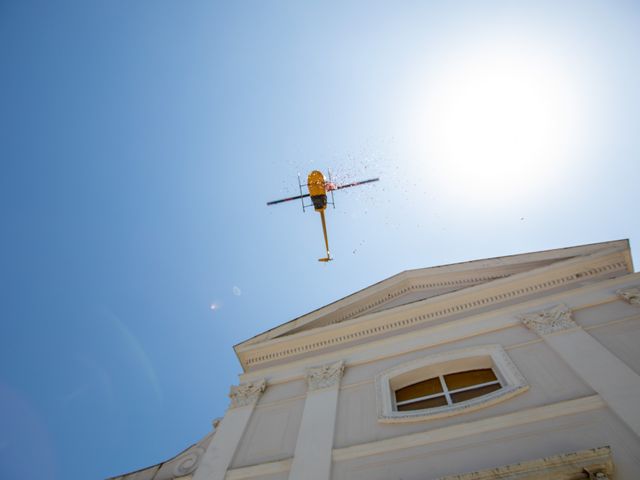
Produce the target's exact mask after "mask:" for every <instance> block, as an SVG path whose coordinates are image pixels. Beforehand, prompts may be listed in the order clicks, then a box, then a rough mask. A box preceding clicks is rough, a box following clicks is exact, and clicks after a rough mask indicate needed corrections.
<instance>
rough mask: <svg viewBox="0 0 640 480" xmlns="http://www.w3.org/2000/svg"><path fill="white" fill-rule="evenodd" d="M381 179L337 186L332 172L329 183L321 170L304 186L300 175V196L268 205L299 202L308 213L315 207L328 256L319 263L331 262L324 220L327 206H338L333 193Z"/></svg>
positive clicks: (316, 171)
mask: <svg viewBox="0 0 640 480" xmlns="http://www.w3.org/2000/svg"><path fill="white" fill-rule="evenodd" d="M378 180H380V179H379V178H370V179H368V180H361V181H359V182H353V183H345V184H343V185H336V184H335V183H333V181H332V179H331V172H329V181H327V180H326V179H325V176H324V175H323V173H322V172H321V171H319V170H313V171H312V172H311V173H309V175H308V176H307V183H305V184H303V183H302V182H301V181H300V174H298V187H299V188H300V195H296V196H295V197H288V198H281V199H280V200H273V201H271V202H267V205H276V204H278V203H284V202H290V201H291V200H298V199H300V201H301V202H302V211H303V212H304V211H306V209H307V208H311V207H313V209H314V210H315V211H316V212H318V213H319V214H320V220H322V233H323V234H324V244H325V247H326V249H327V256H326V257H322V258H319V259H318V261H319V262H330V261H331V260H333V258H331V253H330V251H329V239H328V237H327V223H326V221H325V218H324V211H325V210H326V209H327V205H328V204H331V205H333V208H336V204H335V202H334V199H333V192H334V191H335V190H342V189H343V188H350V187H356V186H358V185H364V184H365V183H372V182H377V181H378ZM302 187H307V190H308V191H309V193H303V191H302ZM327 192H328V193H330V194H331V201H330V202H329V201H328V200H327ZM307 197H311V202H312V203H311V204H310V205H306V204H305V203H304V199H305V198H307Z"/></svg>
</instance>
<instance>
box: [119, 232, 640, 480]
mask: <svg viewBox="0 0 640 480" xmlns="http://www.w3.org/2000/svg"><path fill="white" fill-rule="evenodd" d="M234 348H235V351H236V354H237V356H238V359H239V361H240V364H241V365H242V369H243V373H242V374H241V375H240V380H239V383H238V385H235V386H232V387H231V390H230V394H229V396H230V405H229V408H228V410H227V411H226V413H225V415H224V417H223V418H221V419H220V420H219V421H217V422H215V426H214V430H213V431H212V432H211V433H210V434H209V435H207V436H206V437H205V438H204V439H202V440H201V441H200V442H198V443H197V444H196V445H193V446H192V447H190V448H189V449H187V450H186V451H185V452H183V453H182V454H180V455H178V456H177V457H175V458H174V459H171V460H169V461H167V462H165V463H163V464H160V465H156V466H153V467H149V468H147V469H143V470H140V471H138V472H133V473H131V474H126V475H122V476H120V477H114V478H115V479H118V480H134V479H135V480H174V479H181V480H222V479H227V480H240V479H247V480H250V479H251V480H286V479H290V480H302V479H304V480H365V479H366V480H401V479H402V480H436V479H443V480H444V479H446V480H454V479H455V480H463V479H464V480H471V479H473V480H480V479H482V480H485V479H558V480H560V479H566V480H569V479H581V478H584V479H601V480H605V479H619V480H624V479H628V480H632V479H636V478H640V274H636V273H634V271H633V265H632V261H631V253H630V250H629V245H628V242H627V241H625V240H622V241H612V242H604V243H599V244H592V245H584V246H578V247H571V248H564V249H557V250H550V251H544V252H536V253H528V254H522V255H513V256H507V257H499V258H492V259H486V260H478V261H472V262H465V263H459V264H453V265H445V266H440V267H432V268H425V269H419V270H411V271H406V272H403V273H400V274H398V275H395V276H393V277H391V278H388V279H386V280H384V281H381V282H379V283H377V284H375V285H372V286H370V287H368V288H365V289H364V290H361V291H359V292H356V293H354V294H352V295H350V296H348V297H345V298H343V299H341V300H339V301H337V302H334V303H332V304H330V305H327V306H325V307H323V308H320V309H318V310H316V311H314V312H311V313H309V314H307V315H304V316H302V317H299V318H297V319H295V320H292V321H290V322H288V323H285V324H283V325H281V326H278V327H276V328H273V329H271V330H269V331H267V332H264V333H262V334H260V335H257V336H256V337H254V338H251V339H249V340H247V341H245V342H242V343H240V344H238V345H236V346H235V347H234Z"/></svg>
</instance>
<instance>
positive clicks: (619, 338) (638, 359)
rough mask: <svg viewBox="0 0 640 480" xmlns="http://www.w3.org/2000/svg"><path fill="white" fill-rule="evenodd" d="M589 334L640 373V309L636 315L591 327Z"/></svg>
mask: <svg viewBox="0 0 640 480" xmlns="http://www.w3.org/2000/svg"><path fill="white" fill-rule="evenodd" d="M589 334H590V335H592V336H593V337H594V338H595V339H596V340H597V341H598V342H600V343H601V344H602V345H604V346H605V347H606V348H607V349H608V350H610V351H611V352H612V353H613V354H614V355H615V356H616V357H618V358H619V359H620V360H622V361H623V362H624V363H626V364H627V366H629V368H631V369H632V370H633V371H634V372H635V373H637V374H639V375H640V350H639V349H640V309H638V316H636V317H633V318H630V319H628V320H624V321H621V322H619V323H616V324H613V325H609V326H607V327H603V328H594V329H591V330H589Z"/></svg>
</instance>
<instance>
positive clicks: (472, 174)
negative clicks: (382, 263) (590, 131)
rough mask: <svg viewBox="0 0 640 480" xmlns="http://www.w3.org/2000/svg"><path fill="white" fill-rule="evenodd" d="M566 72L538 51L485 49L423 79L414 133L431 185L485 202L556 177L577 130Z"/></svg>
mask: <svg viewBox="0 0 640 480" xmlns="http://www.w3.org/2000/svg"><path fill="white" fill-rule="evenodd" d="M487 52H488V53H487ZM569 71H570V70H569V69H568V68H566V67H564V66H563V65H562V64H561V63H560V62H556V61H553V59H551V58H549V57H548V56H545V55H543V54H540V53H538V54H536V53H534V52H531V51H526V49H513V50H509V49H505V48H495V47H493V48H491V47H487V48H484V49H475V50H473V51H469V52H467V54H466V55H463V56H460V57H458V58H457V60H453V61H450V62H449V63H448V64H446V65H445V66H443V68H442V70H441V71H440V72H439V74H438V75H437V76H435V77H434V76H430V77H429V80H428V81H427V82H426V85H424V86H423V88H424V89H425V92H426V98H425V99H424V101H423V102H421V103H422V109H423V111H422V113H421V114H420V116H421V117H422V118H423V120H422V121H420V122H418V124H419V126H420V127H419V128H420V130H421V132H416V135H417V136H419V137H420V138H421V139H422V142H423V148H422V154H424V155H426V156H427V160H428V162H426V163H428V165H429V169H430V172H429V173H430V175H433V174H435V175H436V176H437V183H438V185H439V186H440V187H441V188H442V189H443V190H446V191H448V192H453V193H455V195H457V196H462V197H465V198H466V199H467V200H470V199H473V200H474V201H476V202H478V201H480V202H482V203H486V202H487V201H504V200H505V199H513V198H514V197H518V196H520V197H523V196H525V195H526V194H527V193H530V192H532V191H536V190H539V189H540V187H541V184H542V183H543V181H545V179H549V178H552V177H558V176H559V175H562V174H563V172H565V171H566V168H567V167H569V165H570V164H571V162H572V160H573V159H574V157H575V156H576V153H577V152H576V149H577V146H578V143H579V142H578V137H579V136H580V134H581V129H582V126H581V124H580V122H581V117H582V115H581V114H580V113H579V111H578V110H579V102H578V101H577V92H576V87H575V82H573V81H572V78H571V76H570V75H569Z"/></svg>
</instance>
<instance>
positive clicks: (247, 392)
mask: <svg viewBox="0 0 640 480" xmlns="http://www.w3.org/2000/svg"><path fill="white" fill-rule="evenodd" d="M266 388H267V381H266V380H265V379H262V380H256V381H253V382H248V383H241V384H240V385H232V386H231V391H230V392H229V398H230V399H231V407H230V408H237V407H244V406H246V405H253V404H255V403H256V402H257V401H258V398H260V395H262V392H264V390H265V389H266Z"/></svg>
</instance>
